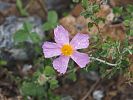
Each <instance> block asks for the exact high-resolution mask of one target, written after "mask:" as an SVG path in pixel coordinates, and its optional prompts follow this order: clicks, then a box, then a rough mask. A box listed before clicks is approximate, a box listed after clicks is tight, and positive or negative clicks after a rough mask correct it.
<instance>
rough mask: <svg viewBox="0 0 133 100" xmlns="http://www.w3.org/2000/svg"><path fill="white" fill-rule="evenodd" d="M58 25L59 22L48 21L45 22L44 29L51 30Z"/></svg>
mask: <svg viewBox="0 0 133 100" xmlns="http://www.w3.org/2000/svg"><path fill="white" fill-rule="evenodd" d="M56 25H57V23H50V22H46V23H44V24H43V29H44V30H45V31H49V30H51V29H53V28H54V27H55V26H56Z"/></svg>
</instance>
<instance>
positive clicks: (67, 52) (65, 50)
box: [61, 44, 73, 56]
mask: <svg viewBox="0 0 133 100" xmlns="http://www.w3.org/2000/svg"><path fill="white" fill-rule="evenodd" d="M61 52H62V54H63V55H65V56H70V55H71V54H72V53H73V47H72V46H71V45H69V44H65V45H63V46H62V48H61Z"/></svg>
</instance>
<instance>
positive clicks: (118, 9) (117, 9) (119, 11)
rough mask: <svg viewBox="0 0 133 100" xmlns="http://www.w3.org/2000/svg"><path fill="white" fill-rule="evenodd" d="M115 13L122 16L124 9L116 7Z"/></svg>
mask: <svg viewBox="0 0 133 100" xmlns="http://www.w3.org/2000/svg"><path fill="white" fill-rule="evenodd" d="M113 13H114V14H121V13H122V7H114V8H113Z"/></svg>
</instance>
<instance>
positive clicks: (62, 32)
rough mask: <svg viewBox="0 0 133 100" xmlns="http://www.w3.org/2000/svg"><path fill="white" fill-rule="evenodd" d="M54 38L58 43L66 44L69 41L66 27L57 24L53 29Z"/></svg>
mask: <svg viewBox="0 0 133 100" xmlns="http://www.w3.org/2000/svg"><path fill="white" fill-rule="evenodd" d="M54 38H55V42H56V43H59V44H68V43H69V34H68V31H67V30H66V29H64V28H63V26H61V25H60V26H57V27H56V28H55V29H54Z"/></svg>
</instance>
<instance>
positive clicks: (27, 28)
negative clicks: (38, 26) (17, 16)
mask: <svg viewBox="0 0 133 100" xmlns="http://www.w3.org/2000/svg"><path fill="white" fill-rule="evenodd" d="M23 27H24V30H26V31H27V32H28V33H30V31H31V30H32V28H33V25H32V24H31V23H29V22H27V21H25V22H24V24H23Z"/></svg>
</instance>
